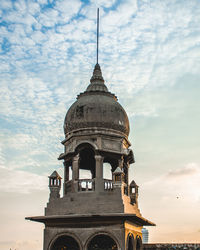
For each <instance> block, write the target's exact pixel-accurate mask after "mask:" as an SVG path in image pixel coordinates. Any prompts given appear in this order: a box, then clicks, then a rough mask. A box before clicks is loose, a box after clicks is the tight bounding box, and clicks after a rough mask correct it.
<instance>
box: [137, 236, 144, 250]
mask: <svg viewBox="0 0 200 250" xmlns="http://www.w3.org/2000/svg"><path fill="white" fill-rule="evenodd" d="M142 249H143V247H142V239H141V237H137V239H136V250H142Z"/></svg>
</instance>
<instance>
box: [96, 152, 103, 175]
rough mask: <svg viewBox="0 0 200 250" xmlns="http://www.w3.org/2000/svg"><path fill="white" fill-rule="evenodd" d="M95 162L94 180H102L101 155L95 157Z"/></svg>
mask: <svg viewBox="0 0 200 250" xmlns="http://www.w3.org/2000/svg"><path fill="white" fill-rule="evenodd" d="M95 161H96V178H97V179H103V157H102V156H101V155H95Z"/></svg>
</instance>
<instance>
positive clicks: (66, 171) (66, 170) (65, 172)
mask: <svg viewBox="0 0 200 250" xmlns="http://www.w3.org/2000/svg"><path fill="white" fill-rule="evenodd" d="M63 165H64V182H67V181H69V162H67V161H64V162H63Z"/></svg>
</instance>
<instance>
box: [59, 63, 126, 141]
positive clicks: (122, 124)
mask: <svg viewBox="0 0 200 250" xmlns="http://www.w3.org/2000/svg"><path fill="white" fill-rule="evenodd" d="M84 128H101V129H102V128H103V129H112V130H115V131H117V132H122V133H123V134H125V135H127V136H128V134H129V121H128V116H127V114H126V112H125V110H124V109H123V107H122V106H121V105H120V104H119V103H118V101H117V98H116V96H115V95H114V94H112V93H110V92H109V91H108V89H107V87H106V85H105V84H104V79H103V77H102V73H101V68H100V66H99V64H98V63H97V64H96V65H95V68H94V71H93V76H92V78H91V80H90V84H89V86H88V87H87V89H86V91H85V92H84V93H81V94H80V95H78V97H77V101H76V102H75V103H74V104H72V106H71V107H70V108H69V110H68V112H67V114H66V117H65V122H64V131H65V134H66V135H67V134H68V133H70V132H72V131H75V130H79V129H84Z"/></svg>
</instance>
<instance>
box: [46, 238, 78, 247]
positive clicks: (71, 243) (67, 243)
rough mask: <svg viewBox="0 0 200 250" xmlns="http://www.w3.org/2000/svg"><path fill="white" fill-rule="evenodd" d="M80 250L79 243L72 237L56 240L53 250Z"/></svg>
mask: <svg viewBox="0 0 200 250" xmlns="http://www.w3.org/2000/svg"><path fill="white" fill-rule="evenodd" d="M68 249H70V250H80V247H79V244H78V242H77V241H76V240H75V239H74V238H73V237H71V236H67V235H63V236H60V237H59V238H57V239H56V240H55V242H54V243H53V245H52V247H51V250H68Z"/></svg>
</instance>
